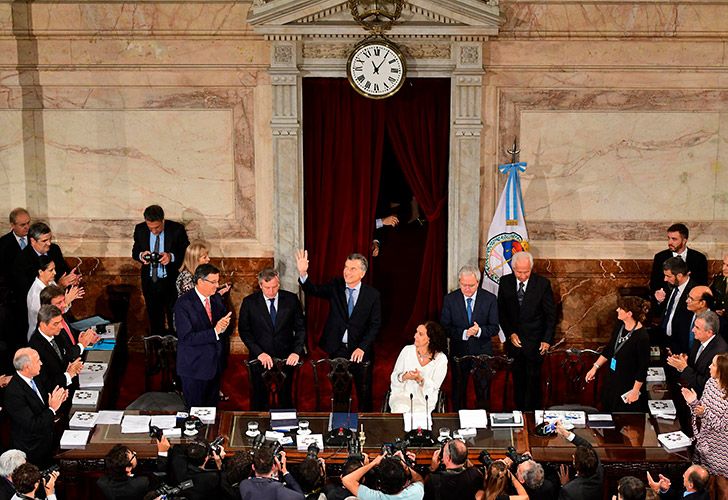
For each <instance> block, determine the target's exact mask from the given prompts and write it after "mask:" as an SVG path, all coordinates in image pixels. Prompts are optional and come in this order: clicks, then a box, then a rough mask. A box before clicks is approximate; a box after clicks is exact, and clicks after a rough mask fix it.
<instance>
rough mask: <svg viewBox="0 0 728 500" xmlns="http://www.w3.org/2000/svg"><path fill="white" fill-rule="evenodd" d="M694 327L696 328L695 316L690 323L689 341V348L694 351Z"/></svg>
mask: <svg viewBox="0 0 728 500" xmlns="http://www.w3.org/2000/svg"><path fill="white" fill-rule="evenodd" d="M693 326H695V315H694V314H693V320H692V321H691V322H690V339H689V340H688V348H689V349H692V348H693V344H694V343H695V334H694V333H693Z"/></svg>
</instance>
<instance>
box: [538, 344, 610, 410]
mask: <svg viewBox="0 0 728 500" xmlns="http://www.w3.org/2000/svg"><path fill="white" fill-rule="evenodd" d="M602 349H603V347H600V348H599V349H598V350H594V349H576V348H569V349H555V350H552V351H549V352H548V353H546V355H545V359H544V366H543V371H542V376H543V379H544V387H543V389H544V390H543V393H544V407H547V408H548V407H551V406H554V405H585V406H590V407H594V406H597V402H598V401H599V394H600V391H599V388H600V378H599V377H597V379H596V380H595V381H594V382H591V383H587V382H586V380H585V377H586V374H587V372H588V371H589V370H590V369H591V367H592V366H594V362H595V361H596V360H597V359H598V358H599V353H600V352H601V351H602Z"/></svg>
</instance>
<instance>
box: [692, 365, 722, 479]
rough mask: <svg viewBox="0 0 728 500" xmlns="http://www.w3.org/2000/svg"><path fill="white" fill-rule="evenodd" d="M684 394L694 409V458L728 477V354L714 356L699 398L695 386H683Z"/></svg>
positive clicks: (711, 470) (711, 469) (710, 470)
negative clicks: (692, 387) (708, 375)
mask: <svg viewBox="0 0 728 500" xmlns="http://www.w3.org/2000/svg"><path fill="white" fill-rule="evenodd" d="M682 394H683V397H684V398H685V401H687V403H688V405H690V409H691V410H692V412H693V433H694V435H695V455H694V457H693V461H694V462H695V463H698V464H701V465H703V466H705V468H706V469H708V472H710V473H711V474H715V475H718V476H723V477H728V455H727V454H726V450H728V354H725V353H724V354H718V355H716V356H715V357H713V362H712V363H711V364H710V378H709V379H708V381H707V382H706V383H705V389H704V390H703V396H702V397H701V398H700V399H698V395H697V393H696V392H695V390H694V389H688V388H686V387H683V389H682ZM698 422H700V424H698Z"/></svg>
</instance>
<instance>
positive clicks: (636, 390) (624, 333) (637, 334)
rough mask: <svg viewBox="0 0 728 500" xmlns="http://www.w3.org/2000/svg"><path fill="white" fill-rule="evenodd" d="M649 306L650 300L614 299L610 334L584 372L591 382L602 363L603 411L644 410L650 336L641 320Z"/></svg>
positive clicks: (633, 298) (645, 406) (637, 298)
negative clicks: (607, 341)
mask: <svg viewBox="0 0 728 500" xmlns="http://www.w3.org/2000/svg"><path fill="white" fill-rule="evenodd" d="M649 309H650V303H649V302H648V301H646V300H643V299H641V298H639V297H620V298H619V300H618V303H617V320H618V321H617V325H616V327H615V328H614V332H613V333H612V338H611V339H610V340H609V343H608V344H607V347H606V348H605V349H604V352H602V355H601V356H599V359H597V361H596V363H594V366H593V367H592V369H591V370H589V372H588V373H587V374H586V381H587V382H591V381H592V380H594V379H595V378H596V374H597V370H599V369H600V368H602V367H604V371H605V372H606V374H605V376H604V382H603V386H602V406H603V410H604V411H607V412H610V413H611V412H630V411H642V412H644V411H646V410H647V397H646V396H645V379H646V378H647V367H648V365H649V363H650V337H649V334H648V333H647V330H646V329H645V328H643V327H642V322H643V321H644V320H645V317H646V315H647V312H648V311H649ZM605 365H606V366H605Z"/></svg>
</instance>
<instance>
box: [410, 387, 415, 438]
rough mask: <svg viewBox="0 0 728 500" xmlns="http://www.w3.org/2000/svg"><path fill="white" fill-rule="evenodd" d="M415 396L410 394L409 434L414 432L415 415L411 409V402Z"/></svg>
mask: <svg viewBox="0 0 728 500" xmlns="http://www.w3.org/2000/svg"><path fill="white" fill-rule="evenodd" d="M414 397H415V395H414V394H412V393H411V392H410V432H412V431H414V430H415V413H414V409H413V406H412V405H413V400H414Z"/></svg>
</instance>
